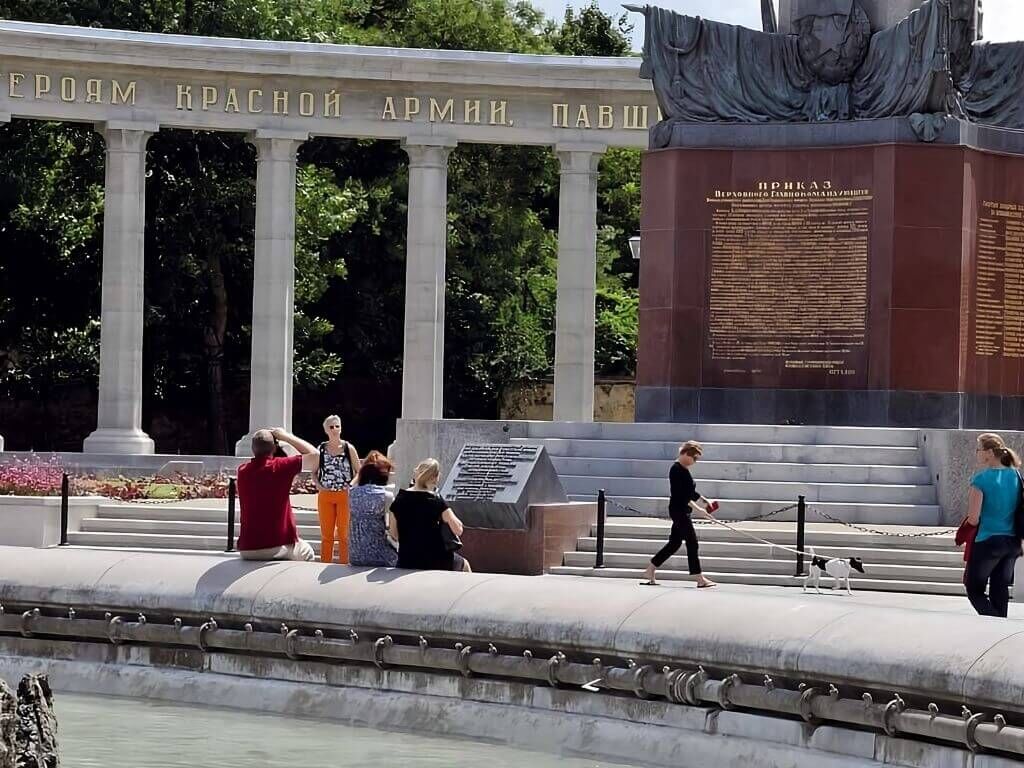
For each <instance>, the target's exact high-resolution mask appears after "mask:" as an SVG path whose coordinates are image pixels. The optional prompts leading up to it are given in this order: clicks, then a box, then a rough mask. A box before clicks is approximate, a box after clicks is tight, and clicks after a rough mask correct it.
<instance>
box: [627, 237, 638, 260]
mask: <svg viewBox="0 0 1024 768" xmlns="http://www.w3.org/2000/svg"><path fill="white" fill-rule="evenodd" d="M629 250H630V252H631V253H632V254H633V258H634V259H636V260H637V261H639V260H640V235H633V236H632V237H631V238H629Z"/></svg>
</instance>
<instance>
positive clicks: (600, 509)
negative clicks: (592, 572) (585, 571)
mask: <svg viewBox="0 0 1024 768" xmlns="http://www.w3.org/2000/svg"><path fill="white" fill-rule="evenodd" d="M605 504H606V501H605V497H604V488H602V489H601V490H599V491H598V492H597V557H596V558H595V559H594V567H595V568H604V517H605Z"/></svg>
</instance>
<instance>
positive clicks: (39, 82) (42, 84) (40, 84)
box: [36, 75, 50, 99]
mask: <svg viewBox="0 0 1024 768" xmlns="http://www.w3.org/2000/svg"><path fill="white" fill-rule="evenodd" d="M49 92H50V76H49V75H36V98H37V99H41V98H42V97H43V95H44V94H47V93H49Z"/></svg>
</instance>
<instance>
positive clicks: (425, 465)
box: [412, 459, 441, 488]
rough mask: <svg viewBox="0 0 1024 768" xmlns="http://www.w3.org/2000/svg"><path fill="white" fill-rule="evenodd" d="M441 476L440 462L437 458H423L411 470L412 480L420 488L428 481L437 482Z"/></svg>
mask: <svg viewBox="0 0 1024 768" xmlns="http://www.w3.org/2000/svg"><path fill="white" fill-rule="evenodd" d="M440 477H441V462H439V461H438V460H437V459H424V460H423V461H421V462H420V463H419V464H417V465H416V469H414V470H413V471H412V481H413V482H414V483H416V485H418V486H420V487H421V488H426V487H427V486H428V485H429V484H430V483H437V481H438V480H439V479H440Z"/></svg>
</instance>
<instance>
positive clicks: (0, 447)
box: [0, 435, 4, 453]
mask: <svg viewBox="0 0 1024 768" xmlns="http://www.w3.org/2000/svg"><path fill="white" fill-rule="evenodd" d="M3 452H4V436H3V435H0V453H3Z"/></svg>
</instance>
